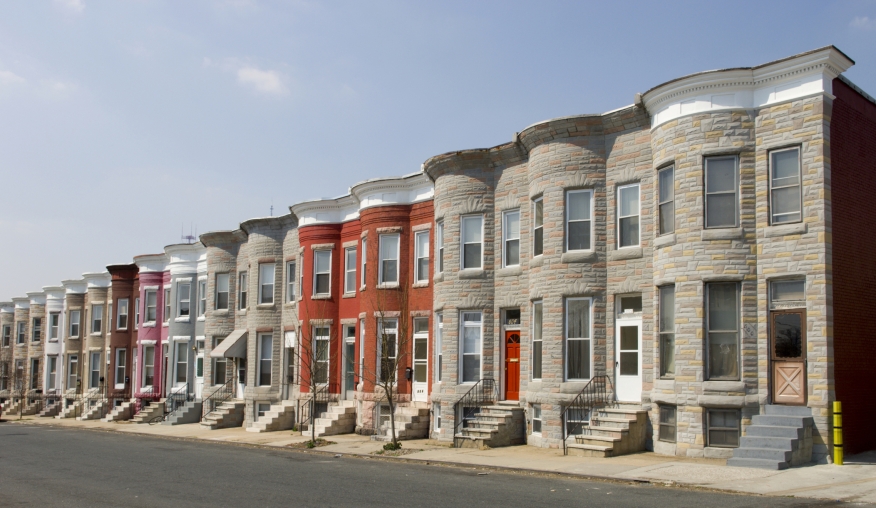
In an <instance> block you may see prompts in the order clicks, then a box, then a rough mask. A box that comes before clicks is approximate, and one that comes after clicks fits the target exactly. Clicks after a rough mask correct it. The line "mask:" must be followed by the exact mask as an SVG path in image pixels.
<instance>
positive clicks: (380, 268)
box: [377, 233, 401, 287]
mask: <svg viewBox="0 0 876 508" xmlns="http://www.w3.org/2000/svg"><path fill="white" fill-rule="evenodd" d="M391 238H392V239H395V252H391V249H390V248H389V247H385V246H386V243H385V242H387V241H388V240H389V239H391ZM378 244H379V245H378V249H377V250H378V263H377V281H378V287H381V286H383V287H395V286H398V285H399V280H400V279H401V235H400V234H399V233H389V234H384V235H378ZM393 255H394V257H390V256H393ZM393 261H394V262H395V280H386V279H387V275H391V274H390V273H389V272H388V271H387V269H386V267H385V266H384V265H385V264H386V263H388V262H393Z"/></svg>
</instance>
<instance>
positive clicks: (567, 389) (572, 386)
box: [560, 379, 590, 395]
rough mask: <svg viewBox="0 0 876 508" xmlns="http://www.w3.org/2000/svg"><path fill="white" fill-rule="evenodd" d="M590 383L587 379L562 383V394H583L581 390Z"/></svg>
mask: <svg viewBox="0 0 876 508" xmlns="http://www.w3.org/2000/svg"><path fill="white" fill-rule="evenodd" d="M589 382H590V381H589V380H587V379H573V380H570V381H564V382H562V383H560V393H573V394H575V395H577V394H579V393H581V390H583V389H584V387H585V386H587V383H589Z"/></svg>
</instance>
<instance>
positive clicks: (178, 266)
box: [164, 242, 207, 275]
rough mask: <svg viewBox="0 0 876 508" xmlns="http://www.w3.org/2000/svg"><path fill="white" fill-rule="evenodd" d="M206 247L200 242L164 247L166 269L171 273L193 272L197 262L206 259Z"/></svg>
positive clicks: (195, 269)
mask: <svg viewBox="0 0 876 508" xmlns="http://www.w3.org/2000/svg"><path fill="white" fill-rule="evenodd" d="M206 253H207V249H206V247H204V245H203V244H201V243H200V242H198V243H191V244H179V245H168V246H167V247H165V248H164V254H165V256H166V257H167V260H168V261H167V270H169V271H170V274H171V275H176V274H180V273H195V272H197V270H198V262H199V261H200V260H201V258H202V257H204V259H206Z"/></svg>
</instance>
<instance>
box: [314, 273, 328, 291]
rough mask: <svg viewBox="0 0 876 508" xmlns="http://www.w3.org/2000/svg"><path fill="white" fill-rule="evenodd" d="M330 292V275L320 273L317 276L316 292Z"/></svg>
mask: <svg viewBox="0 0 876 508" xmlns="http://www.w3.org/2000/svg"><path fill="white" fill-rule="evenodd" d="M328 292H329V275H328V274H327V273H325V274H319V275H317V276H316V293H317V294H328Z"/></svg>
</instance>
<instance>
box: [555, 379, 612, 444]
mask: <svg viewBox="0 0 876 508" xmlns="http://www.w3.org/2000/svg"><path fill="white" fill-rule="evenodd" d="M613 402H614V386H613V385H612V384H611V378H609V377H608V376H605V375H602V376H593V378H592V379H590V381H589V382H588V383H587V384H586V385H584V388H583V389H582V390H581V391H580V392H578V395H576V396H575V398H574V399H572V402H570V403H569V404H568V405H567V406H566V407H564V408H563V412H562V413H561V414H560V426H561V427H562V432H563V455H567V454H568V448H567V446H566V439H567V438H568V437H569V436H573V435H580V434H582V433H583V432H584V428H585V426H586V427H590V424H591V423H592V422H594V420H595V419H596V418H594V416H593V412H594V410H596V409H599V408H601V407H605V406H608V405H609V404H612V403H613Z"/></svg>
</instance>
